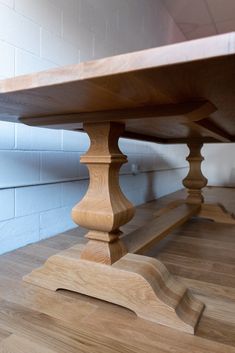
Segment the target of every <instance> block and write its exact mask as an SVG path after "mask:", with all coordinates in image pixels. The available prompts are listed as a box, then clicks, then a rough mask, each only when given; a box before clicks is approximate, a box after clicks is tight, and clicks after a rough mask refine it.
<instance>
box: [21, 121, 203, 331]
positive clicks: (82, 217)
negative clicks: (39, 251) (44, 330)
mask: <svg viewBox="0 0 235 353" xmlns="http://www.w3.org/2000/svg"><path fill="white" fill-rule="evenodd" d="M84 128H85V129H86V131H87V132H88V134H89V136H90V140H91V146H90V149H89V151H88V153H87V154H86V155H85V156H83V157H82V159H81V162H82V163H86V164H87V165H88V168H89V172H90V185H89V189H88V191H87V194H86V195H85V197H84V198H83V200H82V201H81V202H80V203H79V204H78V205H77V206H75V207H74V209H73V212H72V216H73V219H74V221H75V222H76V223H78V224H79V225H81V226H83V227H85V228H88V229H89V232H88V233H87V238H88V243H87V245H85V246H82V247H81V246H74V247H72V248H70V249H68V250H66V251H63V252H61V253H59V254H57V255H54V256H52V257H50V258H49V259H48V260H47V261H46V263H45V265H44V266H43V267H42V268H40V269H37V270H35V271H33V272H32V273H31V274H29V275H28V276H26V277H25V278H24V280H25V281H27V282H30V283H34V284H36V285H39V286H42V287H45V288H49V289H51V290H56V289H59V288H64V289H68V290H72V291H75V292H78V293H82V294H86V295H89V296H92V297H95V298H99V299H102V300H105V301H109V302H111V303H115V304H118V305H122V306H124V307H126V308H129V309H131V310H133V311H134V312H135V313H136V314H137V315H138V316H140V317H142V318H145V319H147V320H151V321H154V322H156V323H160V324H163V325H167V326H169V327H173V328H175V329H178V330H182V331H185V332H188V333H194V330H195V327H196V325H197V323H198V320H199V318H200V315H201V313H202V311H203V308H204V305H203V304H202V303H201V302H199V301H198V300H196V299H195V298H194V297H193V296H192V295H191V293H190V292H189V290H188V289H187V288H186V287H184V286H183V285H182V284H180V283H179V282H178V281H176V280H175V279H174V278H173V276H171V275H170V273H169V272H168V271H167V269H166V267H165V266H164V265H163V264H162V263H161V262H159V261H157V260H155V259H152V258H149V257H145V256H142V255H135V254H130V253H127V251H128V250H127V249H126V248H125V246H124V245H123V243H122V241H121V239H120V234H121V232H120V230H119V227H120V226H122V225H124V224H125V223H127V222H128V221H129V220H130V219H131V218H132V217H133V215H134V208H133V206H132V205H131V203H130V202H129V201H128V200H127V199H126V198H125V196H124V195H123V193H122V191H121V189H120V187H119V180H118V172H119V168H120V166H121V165H122V164H123V163H125V162H126V161H127V159H126V156H124V155H123V154H122V153H121V151H120V150H119V148H118V138H119V136H120V135H121V133H122V131H123V128H124V126H123V125H122V124H119V123H110V122H106V123H93V124H86V125H85V126H84ZM143 241H144V239H143Z"/></svg>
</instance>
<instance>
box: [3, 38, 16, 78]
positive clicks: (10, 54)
mask: <svg viewBox="0 0 235 353" xmlns="http://www.w3.org/2000/svg"><path fill="white" fill-rule="evenodd" d="M0 53H1V55H0V75H2V76H4V77H11V76H13V75H14V65H15V50H14V47H13V46H11V45H8V44H6V43H3V42H2V41H0Z"/></svg>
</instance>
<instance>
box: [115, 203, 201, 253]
mask: <svg viewBox="0 0 235 353" xmlns="http://www.w3.org/2000/svg"><path fill="white" fill-rule="evenodd" d="M199 211H200V206H199V205H189V204H183V205H179V206H178V207H176V208H174V209H169V210H168V211H166V212H165V213H164V214H162V215H161V216H160V217H156V218H155V219H154V220H153V221H151V222H148V224H146V225H144V226H143V227H140V228H138V229H137V230H135V231H133V232H131V233H129V234H127V235H126V236H124V237H123V239H122V240H123V242H124V243H125V245H126V248H127V249H128V252H129V253H134V254H144V252H145V251H146V250H148V249H149V248H151V247H152V246H153V244H156V243H158V242H159V241H161V240H162V239H163V238H165V237H166V236H167V235H168V234H169V233H170V232H172V231H173V230H174V229H175V228H177V227H179V226H181V225H182V224H184V223H185V222H187V221H188V220H189V219H190V218H191V217H193V216H195V215H197V214H198V212H199Z"/></svg>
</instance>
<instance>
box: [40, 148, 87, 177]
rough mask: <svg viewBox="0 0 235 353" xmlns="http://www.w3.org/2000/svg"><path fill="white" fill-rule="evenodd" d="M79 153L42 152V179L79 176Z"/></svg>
mask: <svg viewBox="0 0 235 353" xmlns="http://www.w3.org/2000/svg"><path fill="white" fill-rule="evenodd" d="M79 158H80V156H79V154H78V153H75V152H66V153H64V152H42V153H41V181H45V182H46V181H56V180H63V179H65V180H66V179H71V178H78V177H79V176H80V173H79V169H80V166H79Z"/></svg>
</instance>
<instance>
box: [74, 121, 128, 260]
mask: <svg viewBox="0 0 235 353" xmlns="http://www.w3.org/2000/svg"><path fill="white" fill-rule="evenodd" d="M84 129H85V130H86V132H87V133H88V135H89V137H90V140H91V146H90V149H89V151H88V152H87V154H86V155H85V156H83V157H81V163H86V165H87V166H88V169H89V174H90V185H89V189H88V192H87V194H86V195H85V197H84V198H83V200H82V201H81V202H80V203H79V204H78V205H77V206H75V207H74V208H73V211H72V218H73V220H74V222H75V223H77V224H79V225H80V226H83V227H85V228H88V229H90V231H89V232H88V234H87V235H86V237H87V238H88V239H89V241H88V243H87V245H86V247H85V249H84V250H83V252H82V254H81V258H82V259H85V260H90V261H96V262H101V263H105V264H110V265H111V264H113V263H114V262H115V261H117V260H118V259H120V258H121V257H122V256H123V255H125V254H126V253H127V249H125V247H124V244H123V243H122V242H121V240H120V238H119V237H120V235H121V232H120V230H119V227H120V226H122V225H123V224H126V223H127V222H129V221H130V220H131V219H132V217H133V216H134V207H133V206H132V204H131V203H130V202H129V201H128V200H127V199H126V197H125V196H124V195H123V193H122V191H121V189H120V187H119V169H120V167H121V165H122V164H123V163H126V162H127V157H126V156H124V155H123V154H122V152H121V151H120V150H119V148H118V139H119V137H120V135H121V134H122V133H123V131H124V125H122V124H118V123H99V124H85V125H84Z"/></svg>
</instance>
